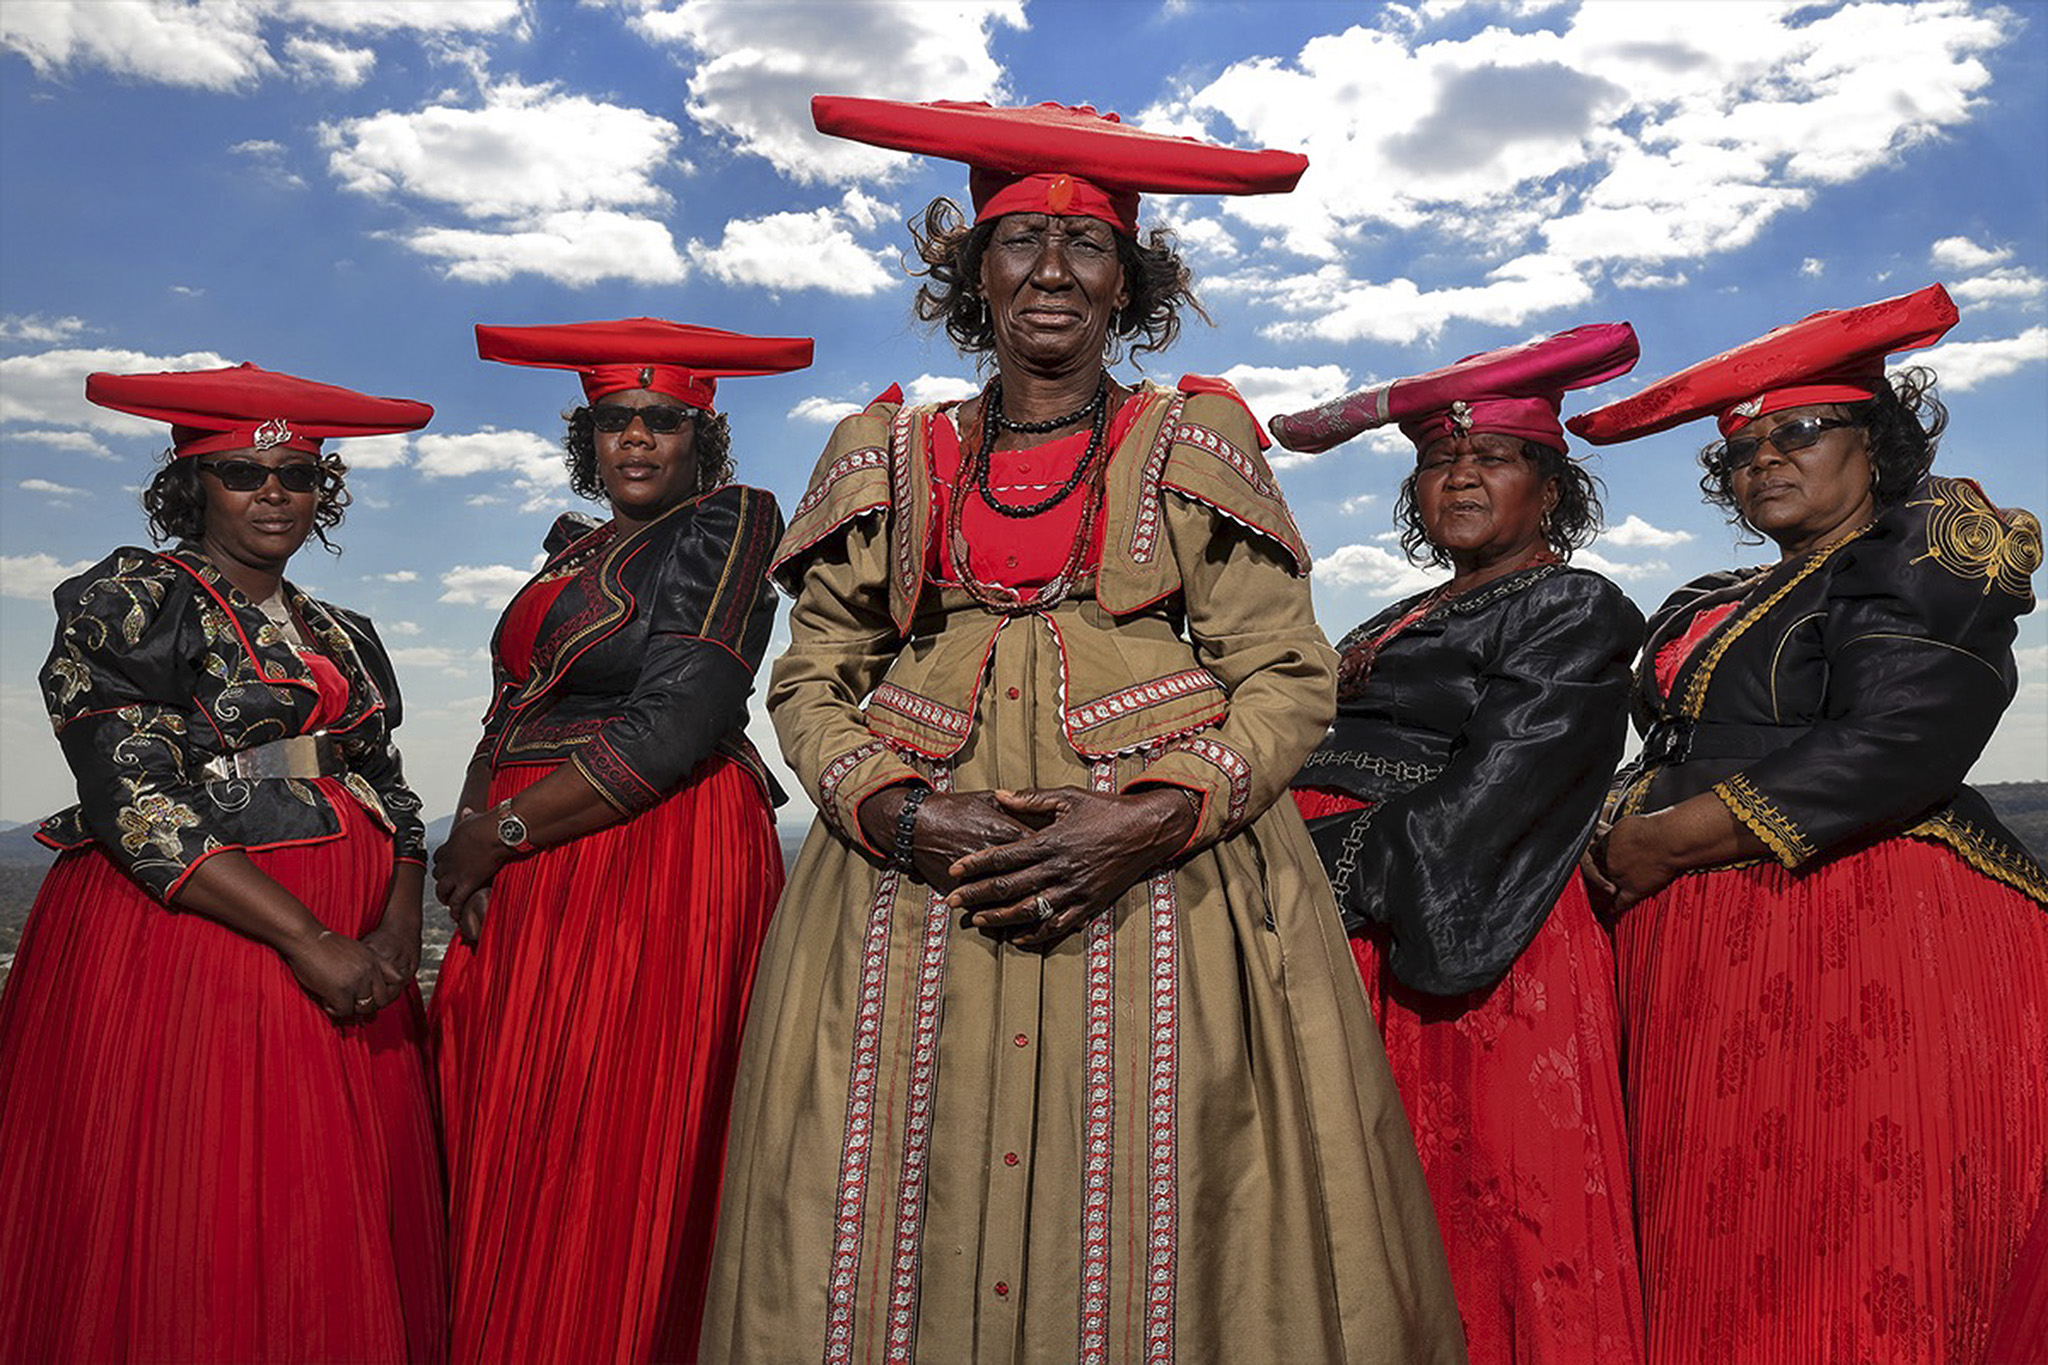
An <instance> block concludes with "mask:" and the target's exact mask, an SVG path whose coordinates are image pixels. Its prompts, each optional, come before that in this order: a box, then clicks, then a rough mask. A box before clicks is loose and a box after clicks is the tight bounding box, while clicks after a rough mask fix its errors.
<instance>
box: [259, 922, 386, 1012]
mask: <svg viewBox="0 0 2048 1365" xmlns="http://www.w3.org/2000/svg"><path fill="white" fill-rule="evenodd" d="M283 953H284V960H285V965H286V966H288V967H290V968H291V969H292V975H293V976H295V977H297V978H298V981H299V987H300V989H302V990H304V991H305V992H306V994H308V995H310V996H312V997H313V1002H314V1003H315V1004H317V1005H319V1006H320V1008H321V1009H323V1010H325V1011H326V1012H327V1015H328V1017H329V1018H331V1019H335V1020H337V1021H346V1020H350V1019H367V1018H369V1017H370V1016H371V1015H373V1014H375V1013H376V1012H377V1011H378V1010H380V1009H383V1008H384V1007H385V1006H386V1005H388V1004H390V1003H391V1002H392V1001H393V1000H396V999H397V998H398V996H399V993H400V992H402V991H403V990H404V989H405V983H406V982H408V981H410V980H411V979H412V978H411V977H408V976H404V975H401V974H400V973H399V971H398V969H397V968H396V967H394V966H392V965H391V964H390V963H389V962H386V961H385V960H384V959H383V958H381V957H379V956H378V955H377V954H376V953H373V952H371V951H370V949H369V947H368V946H367V945H365V944H363V943H361V942H358V941H357V940H355V939H352V938H349V937H348V936H346V935H344V934H337V933H335V932H334V931H333V930H331V929H323V930H321V931H320V932H319V933H317V934H315V935H313V936H312V937H310V938H307V939H304V940H302V941H300V942H298V943H295V944H293V945H292V946H291V947H289V948H286V949H284V950H283Z"/></svg>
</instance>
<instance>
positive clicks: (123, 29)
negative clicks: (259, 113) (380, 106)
mask: <svg viewBox="0 0 2048 1365" xmlns="http://www.w3.org/2000/svg"><path fill="white" fill-rule="evenodd" d="M519 22H520V7H519V0H222V2H220V3H209V4H167V3H160V2H159V0H27V2H26V3H23V2H22V0H14V2H13V3H9V4H5V5H0V45H4V46H5V47H7V48H9V49H11V50H13V51H15V52H17V53H20V54H21V55H22V56H23V57H25V58H27V59H28V62H29V64H30V65H31V66H32V67H34V68H35V71H36V74H37V75H39V76H43V77H51V76H55V75H57V74H59V73H60V72H63V71H65V70H67V69H69V68H71V67H73V66H93V67H101V68H104V69H106V70H108V71H111V72H113V73H115V74H116V75H121V76H129V77H134V78H137V79H140V80H146V81H157V82H161V83H163V84H166V85H180V86H189V87H194V88H198V89H202V90H222V91H225V90H237V89H245V88H247V87H249V86H252V85H255V84H257V83H259V82H261V81H263V80H265V79H267V78H269V77H271V76H275V75H277V74H278V73H279V72H280V70H282V69H283V68H282V66H281V65H280V63H279V62H278V60H277V58H276V57H275V56H274V55H272V53H271V50H270V46H269V44H268V42H267V41H266V40H265V38H264V36H263V29H264V28H265V26H266V25H270V26H294V27H298V28H316V29H329V30H340V31H344V32H379V33H382V32H396V31H402V30H404V31H412V32H414V33H419V34H426V35H436V34H448V33H452V32H457V31H470V32H488V31H493V30H499V29H504V28H507V27H511V26H516V25H518V23H519ZM295 42H297V43H301V44H304V43H309V42H317V40H310V39H306V38H304V37H303V35H297V36H292V37H287V38H286V41H285V47H286V52H287V55H288V56H289V57H290V58H291V59H292V61H293V65H294V67H295V68H296V69H299V70H305V69H306V63H307V62H308V60H311V61H313V62H314V63H316V64H317V63H318V62H320V61H321V59H320V58H318V57H313V58H310V59H309V58H308V57H307V56H305V55H304V54H303V53H295V52H294V51H293V44H294V43H295ZM318 45H319V46H322V47H328V48H330V49H331V50H332V51H334V52H337V53H339V52H345V51H348V49H342V48H334V47H333V46H332V45H331V44H318ZM334 65H335V64H334V62H333V61H329V62H328V63H327V72H328V73H329V74H328V78H329V79H333V75H332V73H333V72H334ZM342 69H343V70H344V71H346V70H347V69H348V67H347V63H346V61H344V62H343V64H342ZM336 83H337V84H353V82H347V81H336Z"/></svg>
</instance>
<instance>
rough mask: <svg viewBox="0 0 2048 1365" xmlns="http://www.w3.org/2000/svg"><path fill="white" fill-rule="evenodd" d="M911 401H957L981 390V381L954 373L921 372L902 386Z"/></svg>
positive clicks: (962, 400) (972, 395) (970, 396)
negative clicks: (963, 377)
mask: <svg viewBox="0 0 2048 1365" xmlns="http://www.w3.org/2000/svg"><path fill="white" fill-rule="evenodd" d="M903 389H904V393H905V396H906V397H907V398H908V400H909V401H910V402H912V403H959V402H964V401H965V400H967V399H969V398H972V397H974V395H975V394H977V393H980V392H981V381H980V380H978V379H962V378H961V377H960V376H959V375H955V374H921V375H919V376H918V377H917V378H915V379H913V380H911V381H910V382H909V383H908V384H905V385H904V386H903Z"/></svg>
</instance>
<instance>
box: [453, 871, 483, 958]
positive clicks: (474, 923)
mask: <svg viewBox="0 0 2048 1365" xmlns="http://www.w3.org/2000/svg"><path fill="white" fill-rule="evenodd" d="M490 908H491V888H489V887H488V886H480V887H478V888H477V889H476V890H475V891H472V892H471V893H470V896H469V899H468V900H466V901H464V902H463V903H462V905H461V906H460V907H459V908H457V909H451V910H450V911H449V912H448V918H450V919H452V920H454V921H455V932H456V933H457V934H459V935H461V936H462V941H463V942H464V943H467V944H468V945H469V946H470V947H472V948H474V947H476V941H477V940H478V939H480V938H482V937H483V936H484V912H485V911H486V910H488V909H490Z"/></svg>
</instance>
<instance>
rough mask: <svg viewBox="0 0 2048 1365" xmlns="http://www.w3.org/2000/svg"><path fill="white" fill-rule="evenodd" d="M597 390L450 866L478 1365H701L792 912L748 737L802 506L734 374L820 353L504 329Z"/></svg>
mask: <svg viewBox="0 0 2048 1365" xmlns="http://www.w3.org/2000/svg"><path fill="white" fill-rule="evenodd" d="M476 330H477V353H478V354H479V355H481V356H482V357H483V358H484V359H486V360H496V361H502V362H504V363H507V364H514V365H537V366H543V367H549V368H557V369H573V370H576V371H578V372H579V373H580V375H581V378H582V381H583V393H584V398H585V400H586V402H585V405H584V406H581V407H578V408H577V409H576V410H575V411H574V412H573V413H571V414H570V417H569V432H568V438H567V441H566V445H567V448H568V460H569V476H570V486H571V487H573V488H574V489H575V490H576V491H577V492H578V493H581V494H582V495H583V496H585V497H588V498H593V499H602V500H604V501H605V502H606V503H608V504H609V506H610V509H611V518H610V519H609V520H608V521H604V522H594V521H592V520H591V519H590V518H588V517H582V516H577V515H575V514H571V515H569V516H565V517H564V518H562V520H561V521H559V522H558V523H557V524H556V526H555V528H554V531H553V532H552V533H551V534H550V535H549V537H548V540H547V546H546V548H547V552H548V558H547V561H546V563H545V564H544V565H543V566H542V568H541V569H540V571H539V573H537V574H536V575H535V576H534V577H533V579H532V580H531V581H530V582H529V583H527V585H526V586H525V587H524V588H522V589H520V591H519V593H518V595H517V596H515V597H514V598H513V599H512V602H511V603H510V605H508V606H507V607H506V609H505V613H504V616H503V617H502V618H501V619H500V620H499V623H498V629H497V632H496V634H495V635H494V636H493V637H492V641H491V654H492V660H493V671H494V675H495V684H496V690H495V695H494V696H493V698H492V702H491V707H490V710H489V713H488V714H487V715H486V716H485V717H484V733H483V739H482V741H481V742H480V743H479V744H478V746H477V750H476V757H475V760H474V761H473V762H472V763H471V765H470V770H469V775H468V780H467V781H466V782H465V784H464V786H463V795H462V803H461V804H462V808H463V811H464V814H463V816H462V818H461V819H459V820H458V822H457V823H456V825H455V828H454V829H453V830H452V831H451V832H450V834H449V837H448V842H447V843H446V844H444V845H443V846H442V847H441V849H440V850H439V851H438V852H437V854H436V855H435V859H434V872H435V877H436V889H437V890H438V892H439V893H440V896H441V899H442V900H443V902H445V903H446V904H447V905H448V906H449V907H450V909H451V911H452V912H453V913H454V915H455V917H456V922H457V927H458V929H459V931H460V937H461V940H462V942H461V943H458V944H456V945H454V946H453V947H451V949H450V952H449V956H448V962H447V964H446V966H445V967H444V969H443V973H442V976H441V981H440V984H439V986H438V988H437V990H436V992H435V1002H434V1004H435V1019H436V1030H437V1033H436V1037H437V1043H438V1046H439V1057H438V1064H439V1070H440V1078H441V1094H442V1109H443V1113H444V1115H445V1119H446V1122H447V1127H448V1170H449V1186H450V1188H449V1196H450V1206H451V1216H450V1229H451V1230H450V1248H449V1250H450V1257H451V1260H452V1261H453V1265H454V1286H455V1295H454V1297H455V1303H454V1326H453V1342H452V1354H453V1357H454V1359H456V1360H458V1361H553V1360H560V1361H570V1360H577V1361H582V1360H591V1361H596V1360H603V1361H619V1362H625V1361H643V1360H677V1359H684V1358H688V1357H689V1356H690V1354H691V1352H692V1350H693V1349H694V1347H695V1343H696V1339H697V1321H698V1313H699V1309H700V1306H701V1303H702V1299H703V1287H704V1270H705V1264H706V1261H707V1259H708V1256H709V1253H710V1247H711V1230H712V1225H713V1222H714V1220H715V1218H716V1215H717V1208H718V1179H719V1162H720V1158H721V1155H722V1153H723V1151H724V1146H725V1120H726V1112H727V1105H728V1100H729V1096H730V1094H731V1090H732V1077H733V1068H734V1064H735V1061H736V1054H737V1051H738V1046H739V1027H740V1019H741V1016H742V1014H743V1013H744V1012H745V1009H746V1001H747V989H748V985H749V983H750V982H751V980H752V978H753V972H754V958H755V954H756V952H757V951H758V950H759V947H760V942H761V934H762V931H763V929H764V928H765V927H766V925H767V921H768V914H769V911H770V910H771V909H772V908H773V907H774V904H775V897H776V893H777V892H778V891H780V890H781V888H782V856H781V851H780V849H779V848H778V846H777V844H776V841H775V823H774V816H773V812H772V810H771V807H770V802H771V800H774V799H778V798H779V793H777V792H776V791H775V789H774V783H773V781H772V779H770V777H769V776H768V773H767V770H766V769H765V768H764V767H763V766H762V763H761V758H760V755H759V754H758V753H756V752H755V750H754V748H753V746H752V745H751V744H750V743H748V741H747V737H746V731H745V725H746V713H747V694H748V693H749V692H750V691H751V690H752V688H753V677H754V670H755V669H756V668H757V667H759V665H760V662H761V654H762V651H763V650H764V649H765V648H766V647H767V644H768V632H769V630H770V628H771V627H772V625H773V624H774V619H775V598H774V593H773V592H772V591H771V589H770V587H769V584H768V574H767V569H768V558H769V552H770V551H771V550H772V549H773V548H774V546H775V541H776V538H777V537H778V536H779V535H780V534H781V532H782V518H781V515H780V513H778V512H777V510H776V507H775V499H774V498H773V496H771V495H770V494H768V493H766V492H764V491H762V490H761V489H758V488H749V487H747V486H746V485H744V484H739V483H734V482H733V481H732V477H733V465H732V460H731V456H730V446H731V439H730V436H729V435H728V432H727V427H726V420H725V418H724V417H723V416H722V415H720V414H719V413H717V412H715V411H714V410H713V408H712V402H713V400H714V397H715V394H716V391H717V380H718V378H720V377H722V376H729V375H759V374H776V373H781V372H783V371H787V370H795V369H801V368H802V367H803V366H805V365H808V364H810V361H811V342H810V339H809V338H807V337H750V336H741V335H739V334H737V333H733V332H724V331H719V330H716V329H714V328H709V327H691V326H687V325H684V324H681V323H673V322H666V321H663V320H661V319H657V318H628V319H624V320H621V321H617V322H590V323H571V324H567V325H563V326H555V327H485V326H479V327H478V328H477V329H476Z"/></svg>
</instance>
